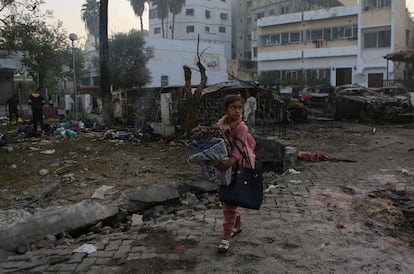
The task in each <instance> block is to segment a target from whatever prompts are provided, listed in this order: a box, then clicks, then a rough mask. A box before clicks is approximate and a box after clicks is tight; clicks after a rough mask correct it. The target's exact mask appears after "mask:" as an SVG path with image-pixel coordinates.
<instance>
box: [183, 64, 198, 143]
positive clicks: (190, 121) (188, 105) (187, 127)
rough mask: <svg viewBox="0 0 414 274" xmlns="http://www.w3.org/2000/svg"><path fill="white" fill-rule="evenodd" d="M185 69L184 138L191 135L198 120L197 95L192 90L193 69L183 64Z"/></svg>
mask: <svg viewBox="0 0 414 274" xmlns="http://www.w3.org/2000/svg"><path fill="white" fill-rule="evenodd" d="M183 69H184V79H185V85H184V91H185V116H184V117H185V120H184V135H183V137H184V138H188V137H190V136H191V130H192V129H193V128H194V126H195V124H196V122H197V120H196V118H197V116H196V115H195V114H196V113H197V105H196V102H195V97H194V96H193V94H192V91H191V69H190V67H189V66H187V65H185V66H183Z"/></svg>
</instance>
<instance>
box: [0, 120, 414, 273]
mask: <svg viewBox="0 0 414 274" xmlns="http://www.w3.org/2000/svg"><path fill="white" fill-rule="evenodd" d="M381 132H384V133H383V135H380V134H381ZM376 134H377V136H378V137H377V139H375V138H374V137H373V138H374V141H372V142H369V143H365V144H360V147H356V146H355V145H354V144H350V143H347V144H339V143H338V150H340V151H341V156H346V157H347V158H352V159H355V160H357V162H342V161H340V162H330V161H326V162H317V163H310V162H302V161H301V162H298V165H297V166H296V167H295V170H296V171H299V172H300V173H298V174H296V172H293V173H287V174H285V175H283V176H282V175H274V176H271V173H267V174H266V175H267V177H268V178H266V180H270V181H271V182H272V184H273V186H272V187H271V189H268V191H267V192H266V193H265V201H264V204H263V206H262V208H261V210H259V211H254V210H242V214H243V217H244V224H245V225H244V230H243V231H242V232H241V233H240V234H239V235H237V236H236V237H235V238H234V240H233V242H232V243H231V247H230V250H229V251H228V252H227V253H226V254H218V253H217V245H218V243H219V241H220V239H221V238H220V237H221V231H222V223H221V222H222V213H221V211H220V209H209V210H205V211H194V212H193V213H192V215H191V216H190V217H188V215H187V214H183V216H185V217H180V214H178V216H177V218H176V219H172V218H165V220H162V219H161V220H158V223H157V224H153V225H145V226H144V227H136V228H134V229H131V230H129V231H127V232H122V233H116V234H110V235H94V236H93V237H91V238H90V239H88V240H87V241H86V242H87V243H88V244H92V245H94V246H95V247H96V248H97V252H94V253H91V254H85V253H74V252H73V250H74V249H76V248H77V247H79V246H80V244H79V243H78V244H73V245H66V246H58V247H56V248H52V249H41V250H37V251H30V252H28V253H26V254H24V255H13V256H9V257H8V258H7V260H2V261H0V273H414V241H413V240H412V232H413V231H414V230H413V228H412V227H407V226H404V225H402V224H403V221H402V219H403V215H401V214H399V213H398V214H397V213H396V212H399V211H396V207H394V206H393V204H392V203H386V199H385V198H379V197H378V196H376V195H375V193H377V192H378V191H385V190H389V191H397V192H398V193H399V194H400V195H402V196H403V197H411V198H413V195H412V194H413V193H414V180H413V178H414V151H412V150H411V149H413V148H414V138H413V137H414V126H413V125H411V126H408V127H407V126H406V127H402V126H395V127H392V126H391V127H385V126H384V127H379V128H377V133H376ZM340 146H349V149H348V148H347V147H342V148H340ZM351 147H352V149H351ZM381 202H382V203H381ZM384 205H387V206H384ZM393 210H394V211H393ZM397 217H398V218H397ZM397 219H398V220H397ZM405 224H406V223H405ZM155 242H157V243H158V244H154V243H155ZM160 242H161V243H162V242H164V243H165V245H160V244H159V243H160Z"/></svg>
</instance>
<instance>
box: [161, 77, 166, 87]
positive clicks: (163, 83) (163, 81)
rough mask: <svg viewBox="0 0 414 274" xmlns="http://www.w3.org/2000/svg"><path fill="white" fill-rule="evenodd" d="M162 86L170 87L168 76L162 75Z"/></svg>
mask: <svg viewBox="0 0 414 274" xmlns="http://www.w3.org/2000/svg"><path fill="white" fill-rule="evenodd" d="M161 86H162V87H165V86H168V75H161Z"/></svg>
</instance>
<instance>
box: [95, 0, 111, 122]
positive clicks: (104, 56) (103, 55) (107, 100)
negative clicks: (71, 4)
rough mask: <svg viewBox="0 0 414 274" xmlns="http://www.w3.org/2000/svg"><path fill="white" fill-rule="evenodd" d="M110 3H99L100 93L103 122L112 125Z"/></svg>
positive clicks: (102, 0)
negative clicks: (109, 65) (109, 42)
mask: <svg viewBox="0 0 414 274" xmlns="http://www.w3.org/2000/svg"><path fill="white" fill-rule="evenodd" d="M108 1H109V0H100V1H99V13H98V14H99V56H100V72H101V77H100V80H101V82H100V91H101V96H102V101H103V120H104V123H105V124H107V125H108V124H110V123H111V122H112V118H113V106H112V95H111V90H110V82H109V68H108V64H109V53H108Z"/></svg>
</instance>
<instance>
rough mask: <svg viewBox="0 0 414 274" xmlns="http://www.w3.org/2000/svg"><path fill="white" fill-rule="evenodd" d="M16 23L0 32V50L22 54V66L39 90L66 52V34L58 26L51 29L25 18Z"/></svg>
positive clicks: (60, 63)
mask: <svg viewBox="0 0 414 274" xmlns="http://www.w3.org/2000/svg"><path fill="white" fill-rule="evenodd" d="M20 20H21V21H19V22H14V23H13V24H10V25H7V26H4V27H3V28H2V29H0V36H1V37H2V39H3V40H2V43H1V44H0V48H2V49H6V50H14V51H19V50H20V51H24V52H26V54H25V57H24V59H23V63H24V64H25V65H26V66H27V67H29V68H30V70H31V74H32V75H33V76H34V78H35V79H37V78H38V80H39V85H40V86H41V87H43V86H44V85H45V80H46V75H47V74H48V72H49V71H50V70H55V71H59V70H60V68H61V65H62V62H61V59H60V56H61V54H62V53H63V52H65V51H69V50H70V49H69V45H68V39H67V35H66V33H65V32H64V31H63V30H62V26H61V23H59V24H58V25H57V26H52V25H48V24H46V23H45V22H43V21H40V20H39V19H36V18H31V17H29V16H26V17H25V18H20Z"/></svg>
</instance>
